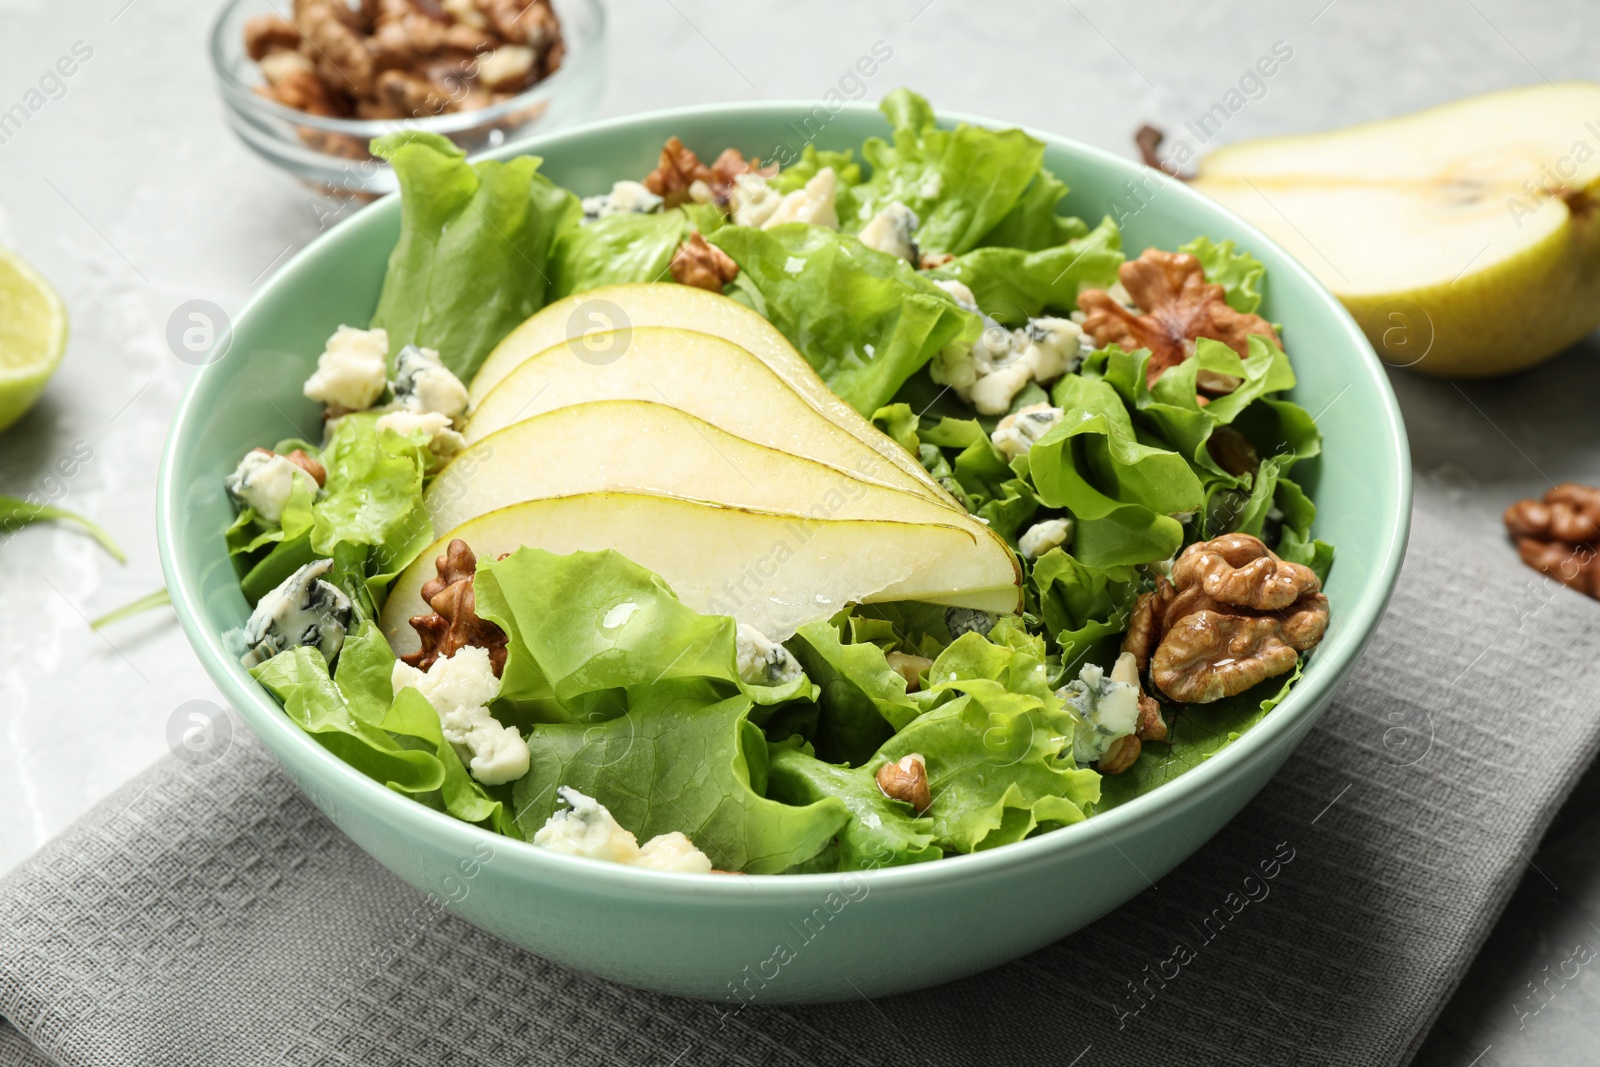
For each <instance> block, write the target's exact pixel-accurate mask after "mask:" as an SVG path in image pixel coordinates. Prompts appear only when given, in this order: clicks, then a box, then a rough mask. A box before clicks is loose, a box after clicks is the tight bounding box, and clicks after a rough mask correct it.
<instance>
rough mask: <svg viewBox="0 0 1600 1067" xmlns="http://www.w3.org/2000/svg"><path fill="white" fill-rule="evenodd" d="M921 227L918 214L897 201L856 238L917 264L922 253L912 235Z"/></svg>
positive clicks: (875, 216)
mask: <svg viewBox="0 0 1600 1067" xmlns="http://www.w3.org/2000/svg"><path fill="white" fill-rule="evenodd" d="M920 225H922V223H921V220H919V219H918V218H917V213H916V212H915V211H912V210H911V209H910V208H908V207H906V206H905V205H904V204H902V203H901V202H900V201H898V200H896V201H894V202H893V203H891V204H890V205H889V206H888V207H886V208H884V209H883V210H882V211H880V212H878V213H877V214H875V215H873V216H872V221H871V222H868V223H867V224H866V225H865V226H863V227H861V232H860V233H858V234H856V237H857V238H858V239H859V240H860V241H861V243H862V244H864V245H866V246H867V247H868V248H873V249H876V250H878V251H879V252H883V253H886V254H887V255H891V256H896V257H898V258H900V259H904V260H908V261H910V262H911V263H913V264H915V263H916V262H917V260H918V258H919V257H920V253H919V252H918V251H917V243H916V241H914V240H912V235H913V234H915V233H916V232H917V227H918V226H920ZM957 284H959V283H957ZM963 288H964V287H963Z"/></svg>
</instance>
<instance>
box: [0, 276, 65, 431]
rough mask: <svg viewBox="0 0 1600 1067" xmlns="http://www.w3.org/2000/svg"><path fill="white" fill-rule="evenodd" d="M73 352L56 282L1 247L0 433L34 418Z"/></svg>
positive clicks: (63, 307)
mask: <svg viewBox="0 0 1600 1067" xmlns="http://www.w3.org/2000/svg"><path fill="white" fill-rule="evenodd" d="M66 349H67V309H66V307H65V306H64V305H63V304H62V303H61V297H59V296H57V295H56V291H55V290H54V289H52V288H50V283H49V282H47V281H45V280H44V279H43V278H41V277H39V275H38V272H36V271H35V270H34V269H33V268H32V267H30V266H28V265H27V264H26V263H24V262H23V261H22V260H20V259H18V258H17V257H16V256H15V255H13V254H12V253H10V252H8V251H6V250H5V249H4V248H0V431H3V430H5V429H6V428H7V427H9V426H10V425H11V424H12V423H14V422H16V421H17V420H18V419H20V418H22V416H24V415H26V414H27V413H28V409H29V408H31V407H33V402H34V401H35V400H38V399H39V394H40V393H42V392H44V387H45V383H46V382H48V381H49V380H50V375H52V374H54V373H55V370H56V366H57V365H58V364H59V363H60V362H61V354H62V353H63V352H65V351H66Z"/></svg>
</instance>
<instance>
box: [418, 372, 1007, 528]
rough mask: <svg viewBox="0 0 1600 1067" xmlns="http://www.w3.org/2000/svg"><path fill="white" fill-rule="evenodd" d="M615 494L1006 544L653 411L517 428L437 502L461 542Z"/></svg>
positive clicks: (440, 488)
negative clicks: (925, 526)
mask: <svg viewBox="0 0 1600 1067" xmlns="http://www.w3.org/2000/svg"><path fill="white" fill-rule="evenodd" d="M613 489H621V490H643V491H647V492H653V493H662V494H666V495H670V496H679V497H691V498H694V499H697V500H711V501H715V502H717V503H719V504H732V505H734V506H735V507H750V508H760V509H764V510H768V511H786V512H793V513H795V514H798V515H808V516H812V517H815V518H828V519H892V520H895V521H898V522H932V523H945V524H948V525H952V526H962V527H965V528H966V529H969V530H971V531H972V532H973V533H974V534H976V535H978V536H979V537H980V538H990V539H994V540H999V536H998V535H997V534H995V533H994V531H992V530H990V529H989V527H988V526H986V525H984V524H983V523H981V522H978V521H976V520H975V519H970V518H967V517H965V516H961V515H955V514H953V513H952V512H951V511H950V510H949V509H947V508H945V507H943V506H941V505H939V504H938V503H936V502H934V501H932V500H929V499H928V498H927V497H925V496H923V495H922V494H920V493H917V492H915V491H913V490H905V489H891V488H888V487H886V486H881V485H876V484H873V483H870V482H862V481H859V480H858V479H856V478H855V477H854V476H852V475H851V474H850V473H849V472H847V471H843V470H840V469H839V468H837V467H830V466H827V465H826V464H822V463H818V462H816V461H815V460H811V459H806V458H804V457H801V456H796V455H791V454H790V453H787V452H780V451H778V450H777V449H774V448H769V447H767V446H765V445H760V444H756V443H754V442H751V441H747V440H745V439H744V438H742V437H735V436H734V435H732V434H730V433H728V432H727V431H725V430H721V429H718V428H717V427H715V426H713V425H711V424H710V423H708V422H705V421H703V420H701V419H697V418H695V417H694V416H693V415H689V414H686V413H684V412H682V411H679V410H678V409H677V408H673V407H669V406H667V405H666V404H657V403H651V402H649V401H643V400H597V401H590V402H589V403H585V404H574V405H572V406H571V407H564V408H557V409H556V410H554V411H547V412H545V413H544V414H542V415H536V416H534V417H533V418H530V419H523V420H522V421H521V422H515V423H512V424H511V425H510V426H507V427H505V428H504V429H502V430H498V431H496V432H495V433H492V434H490V435H489V436H488V437H485V438H483V439H482V440H480V441H478V442H477V443H475V444H473V445H470V446H468V447H467V449H466V450H465V451H464V452H462V453H460V454H459V455H457V456H456V457H455V459H453V460H452V461H451V463H450V466H448V467H446V468H445V469H444V471H443V472H441V473H440V474H439V476H438V477H437V478H436V479H434V482H433V484H432V486H430V487H429V489H428V495H427V497H426V501H425V502H426V504H427V507H428V513H429V515H430V517H431V518H432V519H433V528H434V529H435V530H451V529H454V528H455V527H457V526H459V525H461V524H462V523H464V522H466V521H467V520H469V519H473V518H476V517H478V516H479V515H485V514H487V513H489V512H491V511H498V510H499V509H500V508H504V507H509V506H511V505H512V504H520V503H522V502H523V501H526V500H539V499H542V498H545V497H557V496H572V495H574V494H577V493H590V492H601V491H605V490H613Z"/></svg>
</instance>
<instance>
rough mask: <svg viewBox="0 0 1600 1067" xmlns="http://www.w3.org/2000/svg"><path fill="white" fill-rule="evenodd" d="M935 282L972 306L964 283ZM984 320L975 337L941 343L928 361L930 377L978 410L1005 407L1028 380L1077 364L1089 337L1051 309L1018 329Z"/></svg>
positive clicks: (1047, 378)
mask: <svg viewBox="0 0 1600 1067" xmlns="http://www.w3.org/2000/svg"><path fill="white" fill-rule="evenodd" d="M953 286H960V289H959V290H957V289H955V288H953ZM940 287H941V288H943V289H945V291H946V292H949V293H950V294H951V296H952V297H954V298H955V300H956V303H957V304H958V305H960V306H961V307H963V308H966V309H967V310H976V304H973V303H971V301H970V297H971V295H972V294H971V290H968V289H967V287H966V286H964V285H960V283H959V282H956V283H950V282H944V283H940ZM964 298H966V299H964ZM983 322H984V330H983V334H982V336H980V337H979V338H978V340H977V341H975V342H973V343H972V344H967V343H966V342H964V341H956V342H953V343H951V344H948V345H946V346H945V347H944V348H943V349H941V350H940V352H939V353H938V355H936V356H934V358H933V362H932V363H931V364H930V365H929V367H928V373H929V376H930V377H932V378H933V380H934V381H935V382H937V383H938V384H940V385H947V386H949V387H950V388H951V389H952V390H954V391H955V393H956V395H958V396H960V397H961V399H963V400H965V401H966V402H967V403H969V404H971V405H972V406H973V407H974V408H976V409H977V410H978V413H979V414H982V415H1003V414H1005V413H1006V412H1007V411H1010V410H1011V404H1012V401H1013V400H1015V399H1016V396H1017V394H1018V393H1020V392H1022V390H1023V389H1025V388H1027V386H1028V384H1029V383H1030V382H1038V383H1040V384H1045V383H1048V382H1052V381H1055V380H1056V379H1057V378H1059V377H1061V376H1062V375H1063V374H1068V373H1070V372H1072V371H1075V370H1077V369H1078V367H1079V365H1081V364H1082V362H1083V357H1084V355H1085V354H1086V348H1085V346H1086V345H1088V344H1089V343H1090V342H1087V341H1086V340H1085V339H1084V335H1083V328H1082V327H1080V326H1079V325H1078V324H1077V323H1075V322H1073V321H1072V320H1071V319H1063V318H1057V317H1055V316H1051V315H1046V316H1041V317H1039V318H1032V319H1029V320H1028V323H1027V325H1026V326H1024V327H1022V328H1021V329H1019V330H1007V329H1006V328H1005V327H1003V326H1001V325H1000V324H999V323H997V322H995V321H994V320H993V319H991V318H989V317H988V316H985V317H984V320H983Z"/></svg>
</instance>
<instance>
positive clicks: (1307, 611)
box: [1122, 533, 1328, 704]
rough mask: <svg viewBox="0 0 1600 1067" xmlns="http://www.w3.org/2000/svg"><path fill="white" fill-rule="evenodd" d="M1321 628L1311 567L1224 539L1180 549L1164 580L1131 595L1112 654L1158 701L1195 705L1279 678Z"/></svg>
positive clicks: (1324, 610) (1324, 615)
mask: <svg viewBox="0 0 1600 1067" xmlns="http://www.w3.org/2000/svg"><path fill="white" fill-rule="evenodd" d="M1327 627H1328V598H1327V597H1326V596H1324V595H1323V593H1322V583H1321V581H1319V580H1318V578H1317V576H1316V574H1315V573H1314V572H1313V571H1312V570H1311V568H1309V567H1305V566H1302V565H1300V564H1298V563H1289V562H1286V561H1284V560H1282V559H1279V558H1278V556H1277V555H1276V554H1275V553H1274V552H1272V550H1271V549H1269V548H1267V546H1266V545H1264V544H1262V542H1261V541H1260V540H1259V539H1258V538H1255V537H1252V536H1250V535H1249V534H1242V533H1233V534H1224V535H1223V536H1222V537H1218V538H1215V539H1213V540H1211V541H1201V542H1198V543H1196V544H1193V545H1190V546H1189V547H1188V548H1186V549H1184V550H1183V552H1182V554H1180V555H1179V556H1178V559H1177V561H1176V562H1175V563H1174V564H1173V567H1172V581H1171V582H1168V581H1166V580H1165V579H1161V580H1158V582H1157V583H1156V588H1155V589H1154V590H1152V591H1150V592H1147V593H1143V594H1141V595H1140V597H1139V599H1138V601H1137V603H1136V604H1135V607H1134V612H1133V616H1132V618H1131V619H1130V621H1129V626H1128V633H1127V635H1126V636H1125V637H1124V639H1123V646H1122V647H1123V649H1124V651H1127V652H1130V653H1132V654H1133V656H1134V657H1135V659H1136V661H1137V662H1138V665H1139V670H1140V673H1141V674H1142V673H1143V672H1144V671H1145V670H1146V669H1148V670H1149V673H1150V679H1151V681H1152V682H1153V683H1154V684H1155V687H1156V688H1157V689H1159V690H1160V691H1161V692H1162V693H1163V694H1164V695H1166V696H1167V698H1168V699H1170V700H1173V701H1176V702H1178V703H1182V704H1204V703H1209V702H1211V701H1214V700H1221V699H1223V698H1225V697H1230V696H1235V695H1237V694H1239V693H1242V692H1244V691H1245V690H1247V689H1249V688H1251V687H1252V686H1254V685H1257V684H1258V683H1260V682H1263V681H1265V680H1266V679H1268V678H1276V677H1278V676H1279V675H1283V674H1287V673H1288V672H1289V671H1291V670H1293V669H1294V665H1295V663H1296V662H1298V660H1299V658H1300V655H1301V654H1302V653H1304V652H1308V651H1310V650H1311V649H1312V648H1314V647H1315V646H1316V644H1317V642H1319V641H1321V640H1322V635H1323V633H1324V632H1325V631H1326V630H1327Z"/></svg>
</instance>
